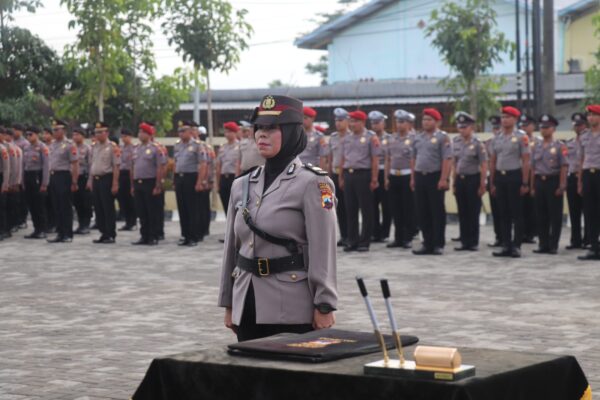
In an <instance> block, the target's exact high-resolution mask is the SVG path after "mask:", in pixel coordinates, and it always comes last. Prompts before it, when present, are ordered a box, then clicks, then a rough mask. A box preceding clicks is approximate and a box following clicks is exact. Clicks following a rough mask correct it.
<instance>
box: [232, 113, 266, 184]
mask: <svg viewBox="0 0 600 400" xmlns="http://www.w3.org/2000/svg"><path fill="white" fill-rule="evenodd" d="M240 132H241V137H242V138H241V139H240V144H239V147H240V154H239V157H238V166H237V171H236V175H241V174H243V173H245V172H247V171H249V170H250V169H252V168H254V167H258V166H259V165H265V159H264V158H263V156H261V155H260V152H259V151H258V147H257V146H256V141H255V140H254V129H253V127H252V124H251V123H250V122H248V121H240Z"/></svg>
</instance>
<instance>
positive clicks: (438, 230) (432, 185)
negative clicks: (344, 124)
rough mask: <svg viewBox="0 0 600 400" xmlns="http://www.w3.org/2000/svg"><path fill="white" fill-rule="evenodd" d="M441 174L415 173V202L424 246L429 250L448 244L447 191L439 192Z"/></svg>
mask: <svg viewBox="0 0 600 400" xmlns="http://www.w3.org/2000/svg"><path fill="white" fill-rule="evenodd" d="M440 175H441V172H439V171H437V172H427V173H426V172H419V171H416V172H415V201H416V203H417V216H418V218H419V227H420V228H421V232H422V233H423V245H424V246H425V248H426V249H427V250H432V249H433V248H435V247H439V248H443V247H444V245H445V244H446V236H445V231H446V208H445V206H444V197H445V193H446V192H445V191H443V190H439V189H438V187H437V185H438V182H439V181H440Z"/></svg>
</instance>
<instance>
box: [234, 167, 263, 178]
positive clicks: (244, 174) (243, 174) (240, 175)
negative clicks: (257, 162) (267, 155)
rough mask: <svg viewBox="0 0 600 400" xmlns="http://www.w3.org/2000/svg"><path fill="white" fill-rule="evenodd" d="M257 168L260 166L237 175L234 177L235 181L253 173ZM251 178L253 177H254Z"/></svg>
mask: <svg viewBox="0 0 600 400" xmlns="http://www.w3.org/2000/svg"><path fill="white" fill-rule="evenodd" d="M258 168H260V166H256V167H252V168H250V169H249V170H247V171H244V172H242V173H241V174H239V175H238V176H236V177H235V179H238V178H241V177H242V176H246V175H248V174H250V173H252V172H255V171H256V170H257V169H258ZM252 177H254V175H253V176H252Z"/></svg>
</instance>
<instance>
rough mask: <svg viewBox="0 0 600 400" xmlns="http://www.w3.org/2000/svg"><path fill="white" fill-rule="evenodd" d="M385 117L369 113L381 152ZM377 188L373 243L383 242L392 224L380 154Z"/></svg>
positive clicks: (386, 135) (386, 138)
mask: <svg viewBox="0 0 600 400" xmlns="http://www.w3.org/2000/svg"><path fill="white" fill-rule="evenodd" d="M386 120H387V115H385V114H384V113H382V112H381V111H377V110H375V111H371V112H370V113H369V122H370V123H371V130H372V131H373V132H374V133H375V134H376V135H377V139H378V140H379V142H380V143H381V148H382V151H383V152H385V148H386V146H387V145H388V142H389V139H390V136H391V135H390V134H389V133H388V132H386V131H385V121H386ZM378 182H379V186H378V187H377V189H375V191H374V192H373V221H374V225H373V241H374V242H376V243H377V242H384V241H385V240H386V239H387V238H388V236H389V235H390V227H391V224H392V213H391V210H390V205H389V199H388V196H387V193H386V189H385V157H384V154H382V155H381V156H380V157H379V175H378Z"/></svg>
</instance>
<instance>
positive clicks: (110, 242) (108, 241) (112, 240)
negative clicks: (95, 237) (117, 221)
mask: <svg viewBox="0 0 600 400" xmlns="http://www.w3.org/2000/svg"><path fill="white" fill-rule="evenodd" d="M100 243H102V244H114V243H115V238H113V237H107V238H104V240H103V241H101V242H100Z"/></svg>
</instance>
